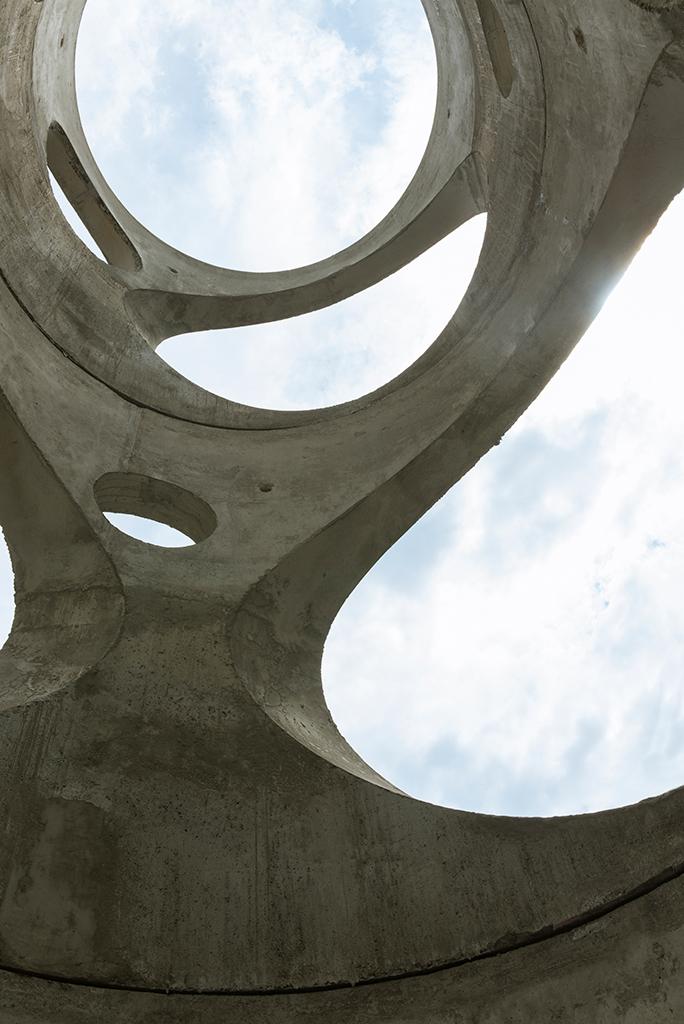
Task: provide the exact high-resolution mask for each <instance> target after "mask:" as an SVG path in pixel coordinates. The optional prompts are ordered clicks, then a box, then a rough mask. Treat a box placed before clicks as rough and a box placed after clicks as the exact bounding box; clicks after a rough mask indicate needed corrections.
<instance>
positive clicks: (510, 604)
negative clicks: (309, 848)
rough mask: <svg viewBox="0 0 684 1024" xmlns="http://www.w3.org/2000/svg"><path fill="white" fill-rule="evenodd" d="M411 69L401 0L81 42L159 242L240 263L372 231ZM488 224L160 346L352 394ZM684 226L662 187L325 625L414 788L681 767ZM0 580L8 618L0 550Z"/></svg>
mask: <svg viewBox="0 0 684 1024" xmlns="http://www.w3.org/2000/svg"><path fill="white" fill-rule="evenodd" d="M114 9H115V10H116V18H112V17H110V15H111V13H112V11H113V10H114ZM435 79H436V73H435V64H434V56H433V52H432V47H431V41H430V36H429V32H428V29H427V22H426V20H425V17H424V15H423V13H422V9H421V7H420V4H419V0H327V2H326V0H288V3H286V4H284V3H282V2H281V0H166V2H165V3H164V4H160V5H156V4H150V3H149V2H148V0H89V3H88V6H87V8H86V15H85V19H84V24H83V28H82V32H81V40H80V43H79V55H78V84H79V99H80V103H81V110H82V116H83V121H84V124H85V128H86V133H87V135H88V138H89V141H90V143H91V146H92V148H93V150H94V153H95V155H96V157H97V159H98V161H99V163H100V166H101V167H102V169H103V171H104V173H105V175H106V177H107V178H108V180H109V182H110V184H111V185H112V186H113V188H114V189H115V191H117V193H118V194H119V196H120V198H121V199H122V200H123V201H124V202H125V203H126V205H128V207H129V208H130V209H131V211H132V212H133V213H134V214H135V215H136V216H137V217H138V218H139V219H140V220H141V221H143V222H144V223H145V224H146V225H147V226H148V227H150V228H152V229H153V230H154V231H156V232H157V233H158V234H159V235H160V236H161V237H163V238H165V239H166V240H168V241H169V242H171V243H172V244H174V245H175V246H176V247H178V248H182V249H185V250H186V251H188V252H190V253H192V254H193V255H196V256H198V257H200V258H202V259H205V260H210V261H212V262H215V263H219V264H223V265H226V266H231V267H235V268H239V269H277V268H279V267H281V268H282V267H289V266H296V265H298V264H302V263H306V262H310V261H312V260H314V259H317V258H320V257H323V256H326V255H329V254H330V253H332V252H333V251H335V250H336V249H338V248H340V247H342V246H344V245H346V244H348V243H349V242H351V241H353V240H354V239H355V238H356V237H358V236H359V235H360V234H362V233H363V232H365V231H366V230H368V228H370V227H372V225H373V224H374V223H375V222H376V221H377V220H379V219H380V217H381V216H382V215H383V214H384V213H385V212H386V211H387V210H388V209H389V207H390V206H391V205H393V203H394V202H395V201H396V199H397V198H398V196H399V195H400V194H401V191H402V189H403V188H404V187H405V186H406V184H407V183H408V181H409V180H410V178H411V175H412V174H413V172H414V170H415V168H416V166H417V164H418V161H419V159H420V156H421V152H422V149H423V147H424V145H425V142H426V140H427V136H428V133H429V129H430V124H431V120H432V112H433V107H434V99H435V85H436V82H435ZM484 227H485V223H484V217H481V218H477V219H476V220H475V221H472V222H471V223H470V224H468V225H466V226H465V227H464V228H462V229H460V230H459V231H458V232H457V233H456V234H455V235H453V236H452V237H451V238H448V239H446V240H445V241H443V242H442V243H440V245H439V246H437V247H435V249H433V250H432V251H431V252H430V253H427V254H426V255H425V256H423V257H421V258H420V259H419V260H417V261H416V262H415V263H414V264H413V265H412V266H411V267H408V268H406V269H405V270H403V271H401V272H399V273H398V274H396V275H394V277H393V278H391V279H389V280H388V281H386V282H384V283H382V284H380V285H378V286H376V287H375V288H373V289H370V290H369V291H368V292H366V293H365V294H364V295H362V296H359V297H356V298H353V299H350V300H348V301H346V302H344V303H342V304H340V305H339V306H337V307H335V308H333V309H331V310H325V311H322V312H319V313H313V314H310V315H308V316H306V317H300V318H297V319H295V320H291V321H287V322H285V323H283V324H277V325H265V326H259V327H250V328H241V329H239V330H234V331H222V332H208V333H207V334H204V335H194V336H193V337H192V338H191V339H190V338H187V337H185V338H176V339H172V340H171V341H169V342H166V343H165V344H164V345H163V346H162V348H161V354H162V356H163V357H164V358H165V359H167V360H168V361H169V362H172V363H173V365H174V366H175V367H176V368H177V369H178V370H179V371H180V372H182V373H184V374H185V375H186V376H188V377H190V378H191V379H193V380H195V381H196V382H197V383H199V384H201V385H203V386H205V387H207V388H210V389H211V390H214V391H217V392H218V393H221V394H225V395H226V396H228V397H230V398H235V399H237V400H239V401H242V402H248V403H251V404H254V405H263V406H272V407H279V408H292V407H298V406H299V407H309V406H319V405H327V404H332V403H335V402H338V401H341V400H345V399H348V398H351V397H354V396H356V395H359V394H363V393H364V392H366V391H368V390H370V389H371V388H373V387H375V386H377V385H378V384H381V383H383V382H384V381H386V380H388V379H390V378H391V377H392V376H394V375H395V374H396V373H397V372H398V371H399V370H401V369H403V368H404V367H405V366H407V365H408V364H409V363H410V362H412V361H413V359H415V358H416V356H417V355H419V353H420V352H422V351H423V350H424V349H425V348H426V347H427V346H428V345H429V344H430V342H431V341H432V340H433V339H434V337H435V336H436V335H437V334H438V333H439V331H440V330H441V328H442V327H443V326H444V325H445V324H446V323H447V321H448V320H449V318H450V317H451V315H452V314H453V312H454V309H455V307H456V305H457V304H458V301H459V299H460V297H461V295H462V294H463V291H464V290H465V288H466V286H467V284H468V280H469V278H470V276H471V274H472V271H473V268H474V266H475V264H476V262H477V256H478V252H479V247H480V245H481V242H482V236H483V232H484ZM683 232H684V197H680V198H679V199H678V200H676V201H675V203H674V204H673V205H672V207H671V209H670V210H669V211H668V213H667V214H666V215H665V216H664V217H663V219H662V221H661V223H660V225H659V226H658V228H657V230H656V231H655V232H654V234H653V235H652V236H651V237H650V238H649V239H648V240H647V242H646V243H645V245H644V247H643V249H642V250H641V252H640V253H639V255H638V256H637V258H636V259H635V261H634V263H633V265H632V267H631V269H630V270H629V272H628V274H627V275H626V276H625V278H624V279H623V282H622V283H621V284H620V286H619V287H618V288H617V289H616V290H615V292H614V293H613V294H612V295H611V296H610V298H609V299H608V301H607V302H606V305H605V307H604V309H603V312H602V313H601V315H600V316H599V318H598V319H597V320H596V322H595V324H594V325H593V326H592V328H591V329H590V331H589V332H588V333H587V335H586V336H585V338H584V339H583V340H582V342H581V344H580V345H579V346H578V348H577V350H576V351H575V353H574V354H573V355H572V356H571V358H570V359H569V360H568V362H567V363H566V364H565V366H564V367H563V368H562V369H561V371H560V372H559V373H558V374H557V376H556V378H555V379H554V380H553V381H552V383H551V384H550V385H549V386H548V387H547V388H546V390H545V391H544V393H543V394H542V396H541V397H540V399H539V400H538V401H537V402H536V403H535V405H534V406H533V407H532V408H531V409H530V410H528V412H527V413H526V414H525V415H524V416H523V417H522V419H521V420H520V421H519V422H518V424H517V425H516V426H515V427H514V428H513V430H511V431H510V432H509V434H508V435H507V436H506V437H505V438H504V440H503V441H502V443H501V444H500V445H499V446H498V447H497V448H495V449H494V450H493V451H492V452H490V454H489V455H487V456H486V457H485V458H484V459H482V461H481V462H480V463H479V465H478V466H477V467H476V468H475V469H474V470H473V471H472V472H471V473H470V474H469V475H468V476H467V477H466V479H465V480H464V481H462V482H461V483H460V484H459V485H458V486H457V487H455V488H454V489H453V490H452V492H451V493H450V494H449V495H447V497H446V498H444V499H443V500H442V501H441V502H440V503H439V504H438V505H437V506H435V508H434V509H433V510H432V511H431V512H430V513H429V514H428V515H427V516H425V517H424V519H423V520H422V521H421V522H420V523H419V524H418V525H417V526H416V527H414V529H413V530H412V531H410V533H409V534H408V535H407V536H406V537H405V538H404V539H403V540H402V541H401V542H400V543H399V544H397V545H396V546H395V548H394V549H393V550H392V551H391V552H389V553H388V554H387V555H386V556H385V558H384V559H383V560H382V561H381V562H380V563H379V564H378V566H377V567H376V568H375V569H374V570H373V571H372V572H371V573H370V574H369V575H368V576H367V577H366V579H365V580H364V581H363V583H362V584H361V585H360V586H359V588H358V589H357V591H356V592H355V594H353V595H352V597H351V598H350V600H349V601H348V602H347V605H346V606H345V607H344V609H343V610H342V612H341V614H340V616H339V617H338V619H337V621H336V623H335V625H334V627H333V630H332V633H331V635H330V638H329V641H328V644H327V647H326V654H325V659H324V682H325V689H326V696H327V698H328V702H329V704H330V707H331V709H332V712H333V715H334V717H335V719H336V721H337V723H338V725H339V727H340V729H341V731H342V732H343V733H344V734H345V736H347V738H348V739H349V740H350V742H351V743H352V744H353V745H354V746H355V747H356V749H357V750H359V751H360V753H361V754H362V755H363V756H364V757H365V758H366V759H367V760H368V761H369V762H370V763H371V764H372V765H373V766H374V767H375V768H377V769H378V770H379V771H381V772H382V773H383V774H384V775H385V776H387V777H388V778H390V779H391V780H392V781H393V782H394V783H396V784H397V785H399V786H401V787H402V788H403V789H405V790H406V791H407V792H409V793H412V794H414V795H416V796H420V797H422V798H423V799H426V800H430V801H433V802H437V803H443V804H448V805H453V806H457V807H464V808H468V809H473V810H483V811H488V812H493V813H505V814H557V813H571V812H577V811H584V810H595V809H599V808H603V807H607V806H614V805H618V804H624V803H629V802H632V801H635V800H639V799H642V798H643V797H646V796H651V795H653V794H655V793H658V792H662V791H664V790H667V789H671V788H673V787H675V786H677V785H679V784H681V783H682V781H684V685H683V684H684V603H683V602H682V601H681V599H680V596H679V581H680V578H681V577H682V575H683V574H684V521H683V517H682V510H684V475H683V472H682V455H681V448H682V438H684V402H682V399H681V393H680V392H681V378H682V369H683V366H684V362H683V358H682V355H681V349H682V342H683V341H684V328H683V327H682V316H681V289H682V282H681V239H682V235H683ZM147 537H148V539H155V538H156V539H158V535H157V534H156V533H155V532H154V531H150V532H148V533H147ZM0 554H2V555H3V557H4V552H0ZM0 584H2V591H1V592H0V631H2V629H3V628H4V629H5V632H6V630H7V629H8V628H9V622H10V619H11V605H12V600H11V572H10V570H9V566H8V564H7V561H6V559H5V561H4V562H3V563H0Z"/></svg>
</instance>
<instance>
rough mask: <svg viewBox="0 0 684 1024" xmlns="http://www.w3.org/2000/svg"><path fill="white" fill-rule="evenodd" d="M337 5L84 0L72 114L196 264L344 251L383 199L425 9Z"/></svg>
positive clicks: (419, 76)
mask: <svg viewBox="0 0 684 1024" xmlns="http://www.w3.org/2000/svg"><path fill="white" fill-rule="evenodd" d="M335 8H336V11H337V13H336V16H335V17H332V16H331V8H330V5H328V4H326V3H324V2H323V0H296V2H290V3H287V4H282V3H278V2H276V0H222V2H221V0H191V2H189V3H186V2H183V3H180V2H178V0H174V2H172V3H167V4H164V5H163V7H155V6H154V5H149V4H143V3H142V2H141V0H125V2H124V3H123V4H122V5H121V14H120V13H119V11H120V8H119V5H117V18H116V19H111V17H110V14H111V3H108V2H107V0H90V2H89V4H88V6H87V8H86V15H85V17H84V21H83V26H82V29H81V37H80V42H79V50H78V83H79V97H80V103H81V109H82V117H83V122H84V126H85V128H86V131H87V134H88V137H89V139H90V141H91V146H92V148H93V151H94V153H95V156H96V158H97V159H98V160H99V162H100V165H101V168H102V169H103V171H104V173H105V176H106V177H107V178H108V180H109V181H110V184H111V185H112V186H113V187H114V189H115V191H116V192H117V194H118V195H119V197H120V198H121V199H122V200H123V201H124V203H126V204H127V205H128V206H129V207H130V209H131V211H132V212H133V213H135V214H136V216H138V217H139V219H140V220H142V221H143V222H144V223H145V224H147V225H148V226H149V227H150V228H151V229H152V230H154V231H156V232H157V233H158V234H159V235H160V236H162V237H165V238H166V239H167V240H169V241H170V242H171V243H172V244H174V245H176V246H177V247H179V248H183V249H185V250H186V251H188V252H191V253H192V254H193V255H197V256H199V257H200V258H202V259H205V260H208V261H211V262H214V263H219V264H222V265H231V266H235V267H239V268H241V269H284V268H286V267H288V266H296V265H298V264H302V263H307V262H311V261H313V260H315V259H319V258H321V257H323V256H327V255H329V254H330V253H332V252H334V251H335V250H337V249H339V248H342V247H343V246H344V245H347V244H349V243H350V242H352V241H353V240H354V239H355V238H356V237H358V236H359V235H361V234H363V233H365V231H367V230H369V229H370V228H371V227H372V226H373V225H374V224H375V223H376V222H377V221H378V220H379V219H380V218H381V217H382V216H383V215H384V213H386V212H387V211H388V210H389V209H390V207H391V206H392V205H393V204H394V202H395V201H396V200H397V199H398V198H399V196H400V194H401V192H402V191H403V190H404V188H405V187H406V185H407V184H408V182H409V180H410V178H411V177H412V175H413V172H414V171H415V169H416V167H417V165H418V162H419V160H420V157H421V155H422V151H423V149H424V147H425V143H426V142H427V137H428V134H429V130H430V126H431V122H432V117H433V111H434V102H435V90H436V67H435V59H434V51H433V47H432V41H431V37H430V33H429V29H428V25H427V20H426V18H425V16H424V13H423V11H422V10H421V8H420V5H419V4H417V3H415V0H403V2H402V3H400V4H399V5H398V6H397V4H390V3H388V2H387V0H366V2H365V3H364V5H363V6H359V7H356V6H355V5H354V4H353V3H349V2H346V3H341V4H338V5H335ZM333 12H334V9H333ZM397 12H399V13H400V15H401V17H399V16H398V13H397ZM112 21H114V22H115V25H111V24H110V23H111V22H112ZM345 28H346V32H345V31H344V30H345ZM352 29H353V31H352Z"/></svg>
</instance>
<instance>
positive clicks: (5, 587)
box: [0, 529, 14, 649]
mask: <svg viewBox="0 0 684 1024" xmlns="http://www.w3.org/2000/svg"><path fill="white" fill-rule="evenodd" d="M13 619H14V573H13V572H12V562H11V560H10V555H9V550H8V548H7V541H6V540H5V535H4V533H3V532H2V529H0V649H1V648H2V647H3V646H4V644H5V641H6V640H7V637H8V636H9V634H10V630H11V629H12V621H13Z"/></svg>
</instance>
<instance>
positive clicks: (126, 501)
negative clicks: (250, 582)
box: [93, 473, 216, 547]
mask: <svg viewBox="0 0 684 1024" xmlns="http://www.w3.org/2000/svg"><path fill="white" fill-rule="evenodd" d="M93 490H94V493H95V499H96V501H97V504H98V506H99V508H100V511H101V512H102V514H103V515H104V516H105V518H106V519H107V520H108V522H109V523H111V525H112V526H114V527H115V528H116V529H117V530H120V531H121V532H122V533H125V534H127V536H129V537H133V538H134V539H136V540H142V541H145V542H146V543H147V544H155V545H157V546H159V547H183V546H187V545H189V544H197V543H199V542H200V541H202V540H206V539H207V537H210V536H211V534H212V533H213V532H214V530H215V529H216V515H215V514H214V511H213V509H212V508H211V507H210V506H209V505H207V503H206V502H205V501H203V500H202V499H201V498H198V497H197V495H195V494H192V492H191V491H186V490H185V489H184V488H183V487H178V486H177V484H170V483H167V482H166V481H165V480H157V479H156V478H154V477H150V476H144V475H143V474H141V473H105V475H104V476H101V477H100V479H99V480H98V481H97V482H96V483H95V485H94V488H93Z"/></svg>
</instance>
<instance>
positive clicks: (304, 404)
mask: <svg viewBox="0 0 684 1024" xmlns="http://www.w3.org/2000/svg"><path fill="white" fill-rule="evenodd" d="M486 223H487V216H486V214H480V215H479V216H477V217H474V218H473V219H472V220H470V221H468V222H467V223H466V224H464V225H463V226H462V227H460V228H459V229H458V230H457V231H454V232H453V233H452V234H451V235H449V236H447V238H445V239H443V240H442V241H441V242H438V243H437V244H436V245H434V246H433V247H432V248H431V249H429V250H428V251H427V252H425V253H423V254H422V255H421V256H419V257H418V258H417V259H415V260H413V261H412V262H411V263H409V264H408V265H407V266H405V267H403V268H402V269H401V270H398V271H397V272H396V273H395V274H392V275H391V276H390V277H388V278H386V279H385V280H384V281H381V282H380V283H379V284H376V285H374V286H373V287H372V288H368V289H366V290H365V291H364V292H361V293H360V294H358V295H354V296H352V297H351V298H349V299H345V300H343V301H342V302H338V303H337V304H336V305H334V306H329V307H328V308H327V309H321V310H316V311H315V312H313V313H307V314H306V315H304V316H298V317H291V318H290V319H287V320H280V321H276V322H274V323H268V324H257V325H255V326H252V327H236V328H232V329H230V330H224V331H205V332H202V333H200V334H183V335H177V336H176V337H174V338H169V339H168V340H167V341H164V342H163V343H162V344H161V345H160V346H159V347H158V348H157V354H158V355H159V356H161V358H162V359H164V361H165V362H167V363H169V364H170V365H171V366H172V367H173V368H174V369H175V370H177V371H178V372H179V373H180V374H182V375H183V376H184V377H186V378H187V379H188V380H191V381H192V382H193V383H194V384H198V385H199V386H200V387H202V388H204V389H205V390H206V391H210V392H212V393H213V394H218V395H220V396H221V397H223V398H229V399H233V400H234V401H238V402H242V403H243V404H245V405H251V406H256V407H261V408H267V409H309V408H323V407H326V406H331V405H337V404H340V403H342V402H347V401H351V400H352V399H355V398H359V397H361V396H363V395H366V394H368V393H370V392H371V391H374V390H375V389H376V388H379V387H381V386H382V385H383V384H385V383H386V382H387V381H390V380H392V379H393V378H394V377H395V376H397V375H398V374H399V373H401V372H402V371H403V370H404V369H406V367H407V366H410V365H411V363H413V362H414V361H415V360H416V359H417V358H418V357H419V356H420V355H422V353H423V352H424V351H425V350H426V349H427V348H428V347H429V346H430V344H431V343H432V342H433V341H434V339H435V338H436V337H437V336H438V335H439V334H440V333H441V331H442V330H443V329H444V327H445V325H446V324H447V323H448V322H449V321H450V320H451V318H452V316H453V314H454V310H455V309H456V308H457V307H458V305H459V303H460V301H461V298H462V297H463V295H464V294H465V292H466V289H467V288H468V285H469V284H470V281H471V279H472V276H473V273H474V271H475V268H476V267H477V262H478V259H479V255H480V250H481V248H482V242H483V240H484V234H485V228H486Z"/></svg>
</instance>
